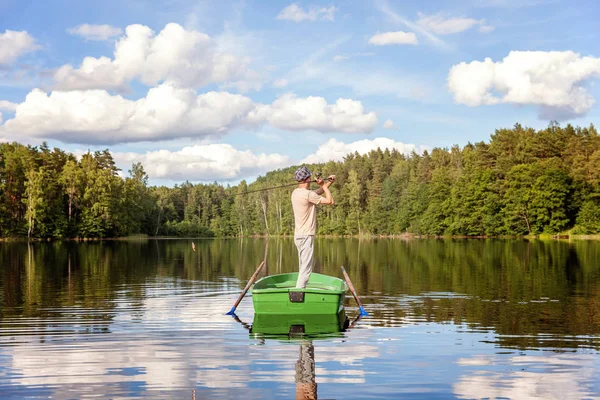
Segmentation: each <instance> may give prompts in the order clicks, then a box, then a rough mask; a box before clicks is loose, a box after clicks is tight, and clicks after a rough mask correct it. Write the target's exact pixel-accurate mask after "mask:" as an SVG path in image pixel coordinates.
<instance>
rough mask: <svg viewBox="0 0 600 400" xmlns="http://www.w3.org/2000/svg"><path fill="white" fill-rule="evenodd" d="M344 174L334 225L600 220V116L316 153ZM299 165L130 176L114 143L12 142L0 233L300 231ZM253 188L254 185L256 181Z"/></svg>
mask: <svg viewBox="0 0 600 400" xmlns="http://www.w3.org/2000/svg"><path fill="white" fill-rule="evenodd" d="M308 167H309V169H311V170H312V171H314V172H316V171H322V172H323V174H324V175H325V176H326V175H330V174H335V175H336V176H337V179H336V182H335V183H334V185H332V187H331V189H332V193H333V196H334V198H335V200H336V205H335V206H334V207H323V208H322V209H320V211H319V213H320V215H319V221H318V226H319V228H318V229H319V233H320V234H329V235H399V234H405V233H409V234H417V235H436V236H440V235H454V236H463V235H464V236H501V235H537V234H542V233H548V234H559V233H566V232H570V233H574V234H594V233H599V232H600V138H599V136H598V132H597V131H596V129H595V127H594V126H593V125H590V126H589V127H573V126H571V125H567V126H565V127H561V126H559V125H558V124H557V123H551V124H550V125H549V126H548V127H547V128H546V129H542V130H534V129H532V128H524V127H522V126H521V125H519V124H516V125H515V126H514V127H513V128H511V129H498V130H496V131H495V132H494V134H492V135H491V137H490V140H489V142H487V143H486V142H483V141H482V142H477V143H474V144H473V143H468V144H467V145H466V146H464V147H463V148H460V147H459V146H456V145H455V146H453V147H452V148H450V149H448V148H434V149H433V150H431V151H425V152H423V153H422V154H417V153H416V152H413V153H411V154H409V155H405V154H402V153H400V152H398V151H397V150H395V149H391V150H390V149H377V150H373V151H371V152H369V153H368V154H365V155H360V154H358V153H351V154H348V155H347V156H346V157H345V158H344V159H343V161H340V162H334V161H330V162H328V163H324V164H313V165H308ZM296 168H297V166H290V167H288V168H283V169H279V170H276V171H271V172H268V173H267V174H265V175H264V176H260V177H259V178H257V179H256V181H254V182H252V183H250V184H248V183H247V182H246V181H241V182H240V183H239V184H238V185H234V186H230V185H228V186H224V185H220V184H218V183H216V182H215V183H211V184H192V183H190V182H184V183H181V184H176V185H174V186H173V187H165V186H150V185H149V184H148V176H147V174H146V173H145V171H144V168H143V165H142V164H140V163H134V164H133V165H132V166H131V169H130V170H129V171H128V172H129V173H128V176H127V177H125V178H121V176H119V169H118V168H117V167H116V165H115V162H114V160H113V157H112V155H111V153H110V152H109V151H108V150H104V151H96V152H93V153H92V152H88V153H86V154H84V155H83V156H82V157H81V158H80V159H77V158H76V157H75V156H74V155H73V154H70V153H67V152H65V151H63V150H61V149H58V148H54V149H50V148H49V147H48V146H47V145H46V144H45V143H44V144H43V145H41V146H39V147H37V146H36V147H34V146H25V145H22V144H19V143H1V144H0V237H32V238H109V237H121V236H128V235H132V234H147V235H151V236H194V237H232V236H251V235H279V236H282V235H292V234H293V230H294V219H293V214H292V208H291V203H290V193H291V190H292V189H293V188H291V187H290V188H279V189H273V190H264V191H260V189H267V188H270V187H272V186H279V185H281V184H283V183H287V182H292V183H293V180H292V179H293V173H294V171H295V169H296ZM250 192H251V193H250Z"/></svg>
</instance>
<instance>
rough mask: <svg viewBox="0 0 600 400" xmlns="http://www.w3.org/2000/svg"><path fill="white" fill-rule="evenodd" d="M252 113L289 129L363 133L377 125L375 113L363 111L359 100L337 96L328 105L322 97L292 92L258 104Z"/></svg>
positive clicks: (277, 126)
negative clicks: (270, 102) (265, 103)
mask: <svg viewBox="0 0 600 400" xmlns="http://www.w3.org/2000/svg"><path fill="white" fill-rule="evenodd" d="M256 116H257V117H258V119H259V120H261V119H265V120H267V121H268V122H269V124H271V126H274V127H276V128H279V129H284V130H289V131H302V130H308V129H313V130H316V131H319V132H343V133H367V132H371V131H372V130H373V129H374V128H375V126H376V125H377V115H376V114H375V113H374V112H369V113H365V110H364V107H363V105H362V103H361V102H360V101H356V100H351V99H338V100H337V101H336V102H335V104H331V105H330V104H327V101H326V100H325V99H324V98H323V97H314V96H309V97H306V98H299V97H296V96H295V95H293V94H285V95H283V96H281V97H279V98H277V100H275V101H274V102H273V104H271V105H270V106H261V107H260V108H259V109H258V112H257V113H256Z"/></svg>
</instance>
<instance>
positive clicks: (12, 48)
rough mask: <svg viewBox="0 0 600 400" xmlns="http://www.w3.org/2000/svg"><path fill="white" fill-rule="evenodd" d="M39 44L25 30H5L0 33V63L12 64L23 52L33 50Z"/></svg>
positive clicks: (37, 47)
mask: <svg viewBox="0 0 600 400" xmlns="http://www.w3.org/2000/svg"><path fill="white" fill-rule="evenodd" d="M39 48H40V46H39V45H38V44H37V43H36V41H35V39H34V38H33V36H31V35H30V34H29V33H27V31H20V32H18V31H11V30H8V29H7V30H6V31H5V32H4V33H0V65H9V64H12V63H13V62H14V61H15V60H17V59H18V58H19V57H21V56H22V55H23V54H26V53H29V52H32V51H35V50H37V49H39Z"/></svg>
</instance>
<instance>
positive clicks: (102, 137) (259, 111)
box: [0, 84, 377, 143]
mask: <svg viewBox="0 0 600 400" xmlns="http://www.w3.org/2000/svg"><path fill="white" fill-rule="evenodd" d="M265 123H268V124H270V125H271V126H274V127H276V128H279V129H285V130H292V131H299V130H316V131H319V132H346V133H353V132H362V133H367V132H370V131H371V130H372V129H373V128H374V127H375V125H376V124H377V116H376V114H375V113H374V112H369V113H365V111H364V108H363V106H362V103H361V102H360V101H354V100H350V99H338V100H337V102H336V103H335V104H331V105H330V104H327V102H326V100H325V99H324V98H322V97H307V98H298V97H296V96H294V95H291V94H287V95H284V96H282V97H280V98H278V99H276V100H275V101H274V102H273V104H271V105H265V104H260V103H254V102H253V101H252V100H251V99H250V98H248V97H245V96H242V95H238V94H231V93H228V92H209V93H203V94H200V95H198V94H196V92H195V91H194V90H192V89H182V88H177V87H174V86H171V85H169V84H163V85H161V86H159V87H156V88H152V89H150V90H149V91H148V93H147V95H146V97H144V98H141V99H139V100H135V101H134V100H128V99H125V98H123V97H121V96H118V95H115V96H113V95H111V94H109V93H108V92H106V91H104V90H81V91H69V92H61V91H54V92H52V93H50V94H46V93H45V92H43V91H41V90H39V89H35V90H33V91H31V92H30V93H29V94H28V95H27V97H26V99H25V101H24V102H23V103H21V104H19V105H17V108H16V111H15V117H14V118H13V119H10V120H8V121H6V122H5V123H4V124H3V125H1V126H0V134H3V135H4V136H7V135H12V136H19V135H28V136H31V137H44V138H53V139H57V140H62V141H65V142H72V143H126V142H139V141H157V140H163V139H164V140H169V139H175V138H183V137H194V138H205V137H215V136H220V135H224V134H226V133H227V132H229V131H231V130H232V129H235V128H238V127H243V128H246V129H253V128H256V127H258V126H260V125H262V124H265Z"/></svg>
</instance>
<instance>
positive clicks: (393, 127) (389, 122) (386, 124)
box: [383, 119, 398, 130]
mask: <svg viewBox="0 0 600 400" xmlns="http://www.w3.org/2000/svg"><path fill="white" fill-rule="evenodd" d="M383 129H390V130H396V129H398V127H397V126H396V124H395V123H394V121H392V120H391V119H388V120H386V121H385V122H384V123H383Z"/></svg>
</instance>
